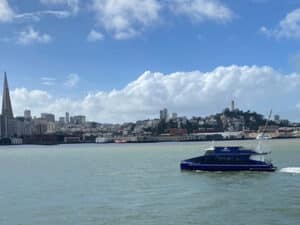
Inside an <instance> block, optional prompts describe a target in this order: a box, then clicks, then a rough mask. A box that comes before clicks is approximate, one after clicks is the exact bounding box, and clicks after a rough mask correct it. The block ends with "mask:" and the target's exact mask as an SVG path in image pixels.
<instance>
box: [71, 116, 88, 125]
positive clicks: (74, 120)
mask: <svg viewBox="0 0 300 225" xmlns="http://www.w3.org/2000/svg"><path fill="white" fill-rule="evenodd" d="M71 123H72V124H78V125H82V124H85V123H86V117H85V116H72V117H71Z"/></svg>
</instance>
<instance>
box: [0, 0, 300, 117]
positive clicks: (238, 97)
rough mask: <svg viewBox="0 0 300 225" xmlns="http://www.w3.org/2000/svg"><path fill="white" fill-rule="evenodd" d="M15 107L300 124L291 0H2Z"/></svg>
mask: <svg viewBox="0 0 300 225" xmlns="http://www.w3.org/2000/svg"><path fill="white" fill-rule="evenodd" d="M0 71H1V73H3V72H4V71H7V73H8V78H9V84H10V89H11V92H12V93H11V95H12V99H13V107H14V112H15V114H16V115H22V114H23V111H24V109H25V108H29V109H31V110H32V113H33V114H34V115H38V114H39V113H41V112H53V113H55V114H56V115H57V116H61V115H63V114H64V112H66V111H69V112H70V113H71V114H85V115H87V116H88V119H89V120H95V121H98V122H124V121H135V120H138V119H147V118H155V117H158V111H159V110H160V109H161V108H164V107H166V108H168V109H169V110H170V111H171V112H177V113H178V114H179V115H186V116H192V115H208V114H211V113H215V112H220V111H221V110H222V109H223V108H224V107H226V106H227V105H229V103H230V100H231V99H235V101H236V104H237V106H238V107H239V108H241V109H244V110H248V109H250V110H255V111H258V112H260V113H262V114H265V115H267V114H268V111H269V110H270V109H271V108H272V109H273V111H274V112H275V113H278V114H280V115H281V117H283V118H288V119H291V120H294V121H300V2H299V1H298V0H285V1H283V0H282V1H273V0H245V1H236V0H223V1H222V0H26V1H24V0H0Z"/></svg>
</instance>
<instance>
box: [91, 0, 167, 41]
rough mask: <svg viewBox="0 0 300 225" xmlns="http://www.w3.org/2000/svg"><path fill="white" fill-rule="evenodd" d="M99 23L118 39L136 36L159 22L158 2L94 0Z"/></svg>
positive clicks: (152, 0) (94, 8)
mask: <svg viewBox="0 0 300 225" xmlns="http://www.w3.org/2000/svg"><path fill="white" fill-rule="evenodd" d="M92 8H93V10H94V11H95V12H96V17H97V20H98V23H99V24H101V25H103V26H104V27H105V29H107V30H108V31H110V32H112V34H113V36H114V37H115V38H116V39H128V38H131V37H134V36H136V35H137V34H139V33H140V32H142V31H143V29H144V28H145V27H148V26H151V25H152V24H154V23H155V22H157V21H158V20H159V11H160V9H161V5H160V4H159V2H158V1H157V0H93V7H92Z"/></svg>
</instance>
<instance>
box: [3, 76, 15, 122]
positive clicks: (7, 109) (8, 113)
mask: <svg viewBox="0 0 300 225" xmlns="http://www.w3.org/2000/svg"><path fill="white" fill-rule="evenodd" d="M2 116H3V117H7V118H9V119H12V118H14V114H13V111H12V107H11V101H10V95H9V88H8V82H7V77H6V72H5V73H4V83H3V95H2Z"/></svg>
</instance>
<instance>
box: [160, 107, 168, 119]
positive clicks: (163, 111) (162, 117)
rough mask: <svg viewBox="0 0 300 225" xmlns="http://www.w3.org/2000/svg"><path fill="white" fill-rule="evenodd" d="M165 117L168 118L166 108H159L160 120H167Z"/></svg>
mask: <svg viewBox="0 0 300 225" xmlns="http://www.w3.org/2000/svg"><path fill="white" fill-rule="evenodd" d="M167 119H168V110H167V109H163V110H160V120H162V121H167Z"/></svg>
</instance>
